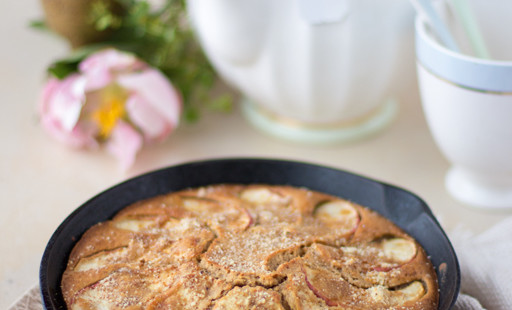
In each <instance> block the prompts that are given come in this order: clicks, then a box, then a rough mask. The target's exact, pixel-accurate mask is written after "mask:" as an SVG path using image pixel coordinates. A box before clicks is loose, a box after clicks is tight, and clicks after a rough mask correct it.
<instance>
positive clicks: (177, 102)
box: [117, 68, 182, 128]
mask: <svg viewBox="0 0 512 310" xmlns="http://www.w3.org/2000/svg"><path fill="white" fill-rule="evenodd" d="M117 82H118V83H119V85H121V86H122V87H124V88H126V89H128V90H130V91H131V92H132V93H136V94H137V95H138V96H140V97H143V98H144V99H145V101H146V102H147V103H148V104H149V105H151V106H152V107H153V109H154V110H155V111H157V113H159V114H161V115H162V116H163V117H164V118H165V119H166V121H167V122H169V124H170V125H171V127H172V128H175V127H176V126H177V125H178V123H179V118H180V113H181V105H182V103H181V97H180V95H179V94H178V92H177V91H176V90H175V89H174V87H173V86H172V84H171V83H170V82H169V80H168V79H167V78H166V77H165V76H164V75H163V74H162V73H161V72H160V71H158V70H156V69H151V68H150V69H147V70H144V71H142V72H137V73H131V74H123V75H119V77H118V79H117Z"/></svg>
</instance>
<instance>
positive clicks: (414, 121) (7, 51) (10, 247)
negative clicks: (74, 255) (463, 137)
mask: <svg viewBox="0 0 512 310" xmlns="http://www.w3.org/2000/svg"><path fill="white" fill-rule="evenodd" d="M0 11H1V12H3V16H2V18H1V19H0V34H1V35H2V38H3V40H2V41H1V43H0V44H1V47H2V48H1V49H0V70H1V71H0V104H1V107H2V108H3V110H2V112H1V113H0V143H1V152H0V212H1V213H0V214H1V215H0V227H1V228H0V229H1V242H0V309H5V308H7V307H8V306H9V305H10V304H11V303H12V302H14V301H15V300H16V299H17V298H18V297H19V296H20V295H22V294H23V293H24V292H25V291H26V290H27V289H29V288H30V287H32V286H33V285H35V284H36V283H37V281H38V268H39V262H40V259H41V255H42V253H43V251H44V248H45V245H46V243H47V241H48V240H49V238H50V236H51V234H52V233H53V231H54V230H55V229H56V228H57V226H58V225H59V224H60V222H61V221H62V220H64V218H65V217H66V216H67V215H68V214H70V213H71V212H72V211H73V210H74V209H75V208H76V207H78V206H79V205H80V204H82V203H83V202H85V201H86V200H87V199H89V198H90V197H92V196H94V195H96V194H97V193H99V192H101V191H103V190H104V189H106V188H108V187H110V186H112V185H114V184H116V183H118V182H120V181H122V180H125V179H127V178H129V177H132V176H135V175H138V174H141V173H144V172H148V171H151V170H154V169H157V168H161V167H165V166H169V165H174V164H177V163H183V162H187V161H192V160H198V159H209V158H220V157H239V156H243V157H273V158H282V159H292V160H300V161H308V162H313V163H318V164H322V165H328V166H332V167H336V168H341V169H345V170H349V171H352V172H356V173H359V174H362V175H365V176H369V177H372V178H375V179H378V180H381V181H385V182H388V183H391V184H395V185H398V186H401V187H404V188H406V189H408V190H411V191H412V192H414V193H416V194H417V195H419V196H420V197H422V198H423V199H424V200H425V201H426V202H427V204H429V205H430V207H431V208H432V209H433V211H434V213H435V215H436V216H437V217H438V219H439V221H440V222H441V223H442V225H443V226H444V228H445V229H446V230H447V231H450V230H452V229H453V228H454V227H456V226H458V225H464V226H465V227H467V228H469V229H471V230H473V231H475V232H478V231H481V230H483V229H485V228H487V227H489V226H491V225H492V224H494V223H496V222H497V221H499V220H500V219H501V218H503V217H505V216H507V215H511V213H491V212H484V211H481V210H474V209H471V208H468V207H467V206H463V205H462V204H460V203H458V202H456V201H454V200H453V199H452V198H451V197H450V196H449V195H448V194H447V192H446V191H445V188H444V185H443V183H444V174H445V172H446V170H447V169H448V167H449V163H448V162H447V161H446V160H445V159H444V157H443V156H442V154H441V153H440V152H439V150H438V148H437V147H436V145H435V144H434V141H433V140H432V137H431V135H430V133H429V131H428V128H427V125H426V123H425V120H424V117H423V113H422V110H421V104H420V100H419V95H418V90H417V84H416V77H415V62H414V56H413V45H412V19H411V20H410V24H404V32H403V35H404V49H403V58H402V59H403V63H402V66H401V68H400V69H401V70H400V72H399V74H398V75H397V77H396V80H395V81H396V83H395V84H396V86H395V87H394V90H395V93H396V94H397V98H398V99H399V101H400V112H399V114H398V115H397V118H396V120H395V121H394V123H393V124H392V125H391V126H390V127H388V128H387V129H386V130H385V131H383V132H381V133H379V134H378V135H376V136H373V137H371V138H368V139H365V140H362V141H358V142H356V143H350V144H345V145H331V146H310V145H300V144H296V143H290V142H284V141H281V140H278V139H275V138H272V137H269V136H266V135H263V134H261V133H260V132H258V131H256V130H255V129H253V128H252V127H251V126H250V125H249V124H248V123H247V122H246V121H245V120H244V119H243V117H242V116H241V114H240V113H239V110H238V109H235V111H233V112H232V113H229V114H206V115H204V117H203V119H202V120H201V121H200V122H199V123H196V124H193V125H190V124H184V125H183V126H181V127H180V128H179V129H178V130H177V131H176V132H175V133H174V134H173V135H172V136H171V137H170V138H169V139H168V140H166V141H165V142H164V143H162V144H159V145H155V146H151V147H149V148H146V149H144V150H143V151H142V153H140V155H139V157H138V160H137V162H136V164H135V166H134V167H133V168H132V169H131V170H129V171H128V172H122V171H120V170H119V169H118V166H117V162H116V161H115V160H114V159H113V158H112V157H110V156H109V155H108V154H106V152H104V151H101V150H100V151H93V152H85V151H76V150H70V149H68V148H66V147H65V146H63V145H60V144H58V143H57V142H55V141H54V140H52V139H51V138H50V137H49V136H48V135H46V133H45V132H43V130H42V129H41V127H40V125H39V123H38V118H37V113H36V101H37V96H38V92H39V90H40V88H41V85H42V83H43V81H44V77H45V74H44V72H45V68H46V66H47V65H48V64H49V63H50V62H51V61H52V60H53V59H55V58H56V57H59V56H62V55H64V54H65V53H66V51H67V47H66V46H65V45H64V44H63V43H62V42H61V41H59V40H57V39H55V38H53V37H51V36H48V35H45V34H41V33H39V32H37V31H34V30H31V29H29V28H28V26H27V25H28V22H29V21H30V20H31V19H34V18H37V17H39V16H41V14H42V13H41V9H40V7H39V3H38V2H37V1H0Z"/></svg>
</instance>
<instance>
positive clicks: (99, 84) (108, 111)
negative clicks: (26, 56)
mask: <svg viewBox="0 0 512 310" xmlns="http://www.w3.org/2000/svg"><path fill="white" fill-rule="evenodd" d="M181 106H182V102H181V97H180V95H179V94H178V92H177V91H176V90H175V89H174V87H173V86H172V84H171V83H170V82H169V80H168V79H167V78H166V77H165V76H164V75H163V74H162V73H161V72H160V71H158V70H156V69H154V68H152V67H150V66H148V65H147V64H146V63H144V62H142V61H141V60H139V59H138V58H136V57H135V56H134V55H132V54H128V53H123V52H120V51H117V50H114V49H107V50H103V51H100V52H97V53H95V54H92V55H91V56H89V57H88V58H86V59H84V60H83V61H82V62H81V63H80V64H79V72H78V73H75V74H72V75H70V76H68V77H66V78H65V79H63V80H58V79H56V78H50V79H49V80H48V82H47V83H46V85H45V87H44V89H43V91H42V94H41V98H40V103H39V112H40V116H41V123H42V125H43V127H44V128H45V129H46V130H47V131H48V132H49V133H50V134H51V135H52V136H53V137H55V138H56V139H57V140H59V141H61V142H63V143H65V144H68V145H70V146H73V147H78V148H96V147H98V146H99V145H100V144H105V145H106V148H107V150H108V151H109V152H110V153H112V154H113V155H114V156H116V157H117V158H118V159H119V160H120V163H121V166H122V167H123V168H125V169H126V168H128V167H130V166H131V165H132V164H133V162H134V161H135V157H136V155H137V153H138V152H139V150H140V149H141V148H142V146H143V145H144V144H145V143H151V142H153V141H162V140H163V139H165V138H166V137H167V136H168V135H169V134H170V133H171V132H172V131H173V130H174V129H175V128H176V126H177V125H178V123H179V117H180V113H181Z"/></svg>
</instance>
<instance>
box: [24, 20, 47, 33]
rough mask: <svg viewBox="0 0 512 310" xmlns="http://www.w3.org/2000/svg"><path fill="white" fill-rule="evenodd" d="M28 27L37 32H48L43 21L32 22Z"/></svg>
mask: <svg viewBox="0 0 512 310" xmlns="http://www.w3.org/2000/svg"><path fill="white" fill-rule="evenodd" d="M29 27H30V28H34V29H37V30H45V31H47V30H48V25H47V24H46V21H44V20H33V21H31V22H30V23H29Z"/></svg>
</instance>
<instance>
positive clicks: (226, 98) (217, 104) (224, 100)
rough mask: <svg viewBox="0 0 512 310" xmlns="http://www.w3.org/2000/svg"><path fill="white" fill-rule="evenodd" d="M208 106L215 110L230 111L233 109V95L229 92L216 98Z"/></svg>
mask: <svg viewBox="0 0 512 310" xmlns="http://www.w3.org/2000/svg"><path fill="white" fill-rule="evenodd" d="M208 107H209V108H210V109H212V110H215V111H220V112H230V111H231V110H232V109H233V97H232V96H231V95H228V94H224V95H221V96H219V97H217V98H215V99H214V100H213V101H212V102H211V103H210V104H209V105H208Z"/></svg>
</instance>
